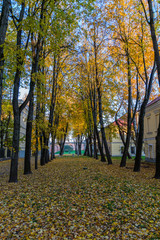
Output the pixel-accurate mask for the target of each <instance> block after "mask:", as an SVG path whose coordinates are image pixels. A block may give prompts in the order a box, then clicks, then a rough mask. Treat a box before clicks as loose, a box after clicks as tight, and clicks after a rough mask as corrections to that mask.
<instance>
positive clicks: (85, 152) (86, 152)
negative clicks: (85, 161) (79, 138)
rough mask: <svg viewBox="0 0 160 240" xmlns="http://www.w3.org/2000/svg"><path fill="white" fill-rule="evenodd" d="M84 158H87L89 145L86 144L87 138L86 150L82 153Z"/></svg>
mask: <svg viewBox="0 0 160 240" xmlns="http://www.w3.org/2000/svg"><path fill="white" fill-rule="evenodd" d="M84 156H89V143H88V138H86V148H85V151H84Z"/></svg>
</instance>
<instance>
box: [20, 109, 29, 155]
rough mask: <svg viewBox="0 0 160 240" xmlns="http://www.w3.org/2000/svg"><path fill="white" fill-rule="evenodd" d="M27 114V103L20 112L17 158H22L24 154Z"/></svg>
mask: <svg viewBox="0 0 160 240" xmlns="http://www.w3.org/2000/svg"><path fill="white" fill-rule="evenodd" d="M27 116H28V105H27V106H26V107H25V108H24V109H23V111H22V112H21V119H20V144H19V158H24V156H25V137H26V123H27Z"/></svg>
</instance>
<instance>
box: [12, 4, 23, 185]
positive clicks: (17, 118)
mask: <svg viewBox="0 0 160 240" xmlns="http://www.w3.org/2000/svg"><path fill="white" fill-rule="evenodd" d="M24 10H25V1H23V2H22V4H21V11H20V15H19V16H20V17H19V27H18V29H17V50H18V51H20V49H21V44H22V28H21V27H22V26H21V25H22V21H23V17H24ZM16 61H17V69H16V74H15V78H14V89H13V114H14V130H13V144H12V146H13V150H12V157H11V168H10V178H9V182H17V181H18V153H19V137H20V114H21V111H22V110H23V108H24V107H25V105H26V104H27V101H25V102H24V103H23V104H21V106H20V107H19V104H18V94H19V85H20V78H21V70H20V69H21V68H22V65H23V61H24V59H22V57H21V56H20V55H19V53H18V52H17V57H16Z"/></svg>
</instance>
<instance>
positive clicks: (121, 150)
mask: <svg viewBox="0 0 160 240" xmlns="http://www.w3.org/2000/svg"><path fill="white" fill-rule="evenodd" d="M120 152H121V154H123V152H124V147H123V146H121V148H120Z"/></svg>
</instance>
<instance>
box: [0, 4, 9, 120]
mask: <svg viewBox="0 0 160 240" xmlns="http://www.w3.org/2000/svg"><path fill="white" fill-rule="evenodd" d="M10 8H11V1H10V0H3V4H2V12H1V15H0V121H1V111H2V87H3V68H4V43H5V38H6V32H7V27H8V17H9V10H10Z"/></svg>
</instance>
